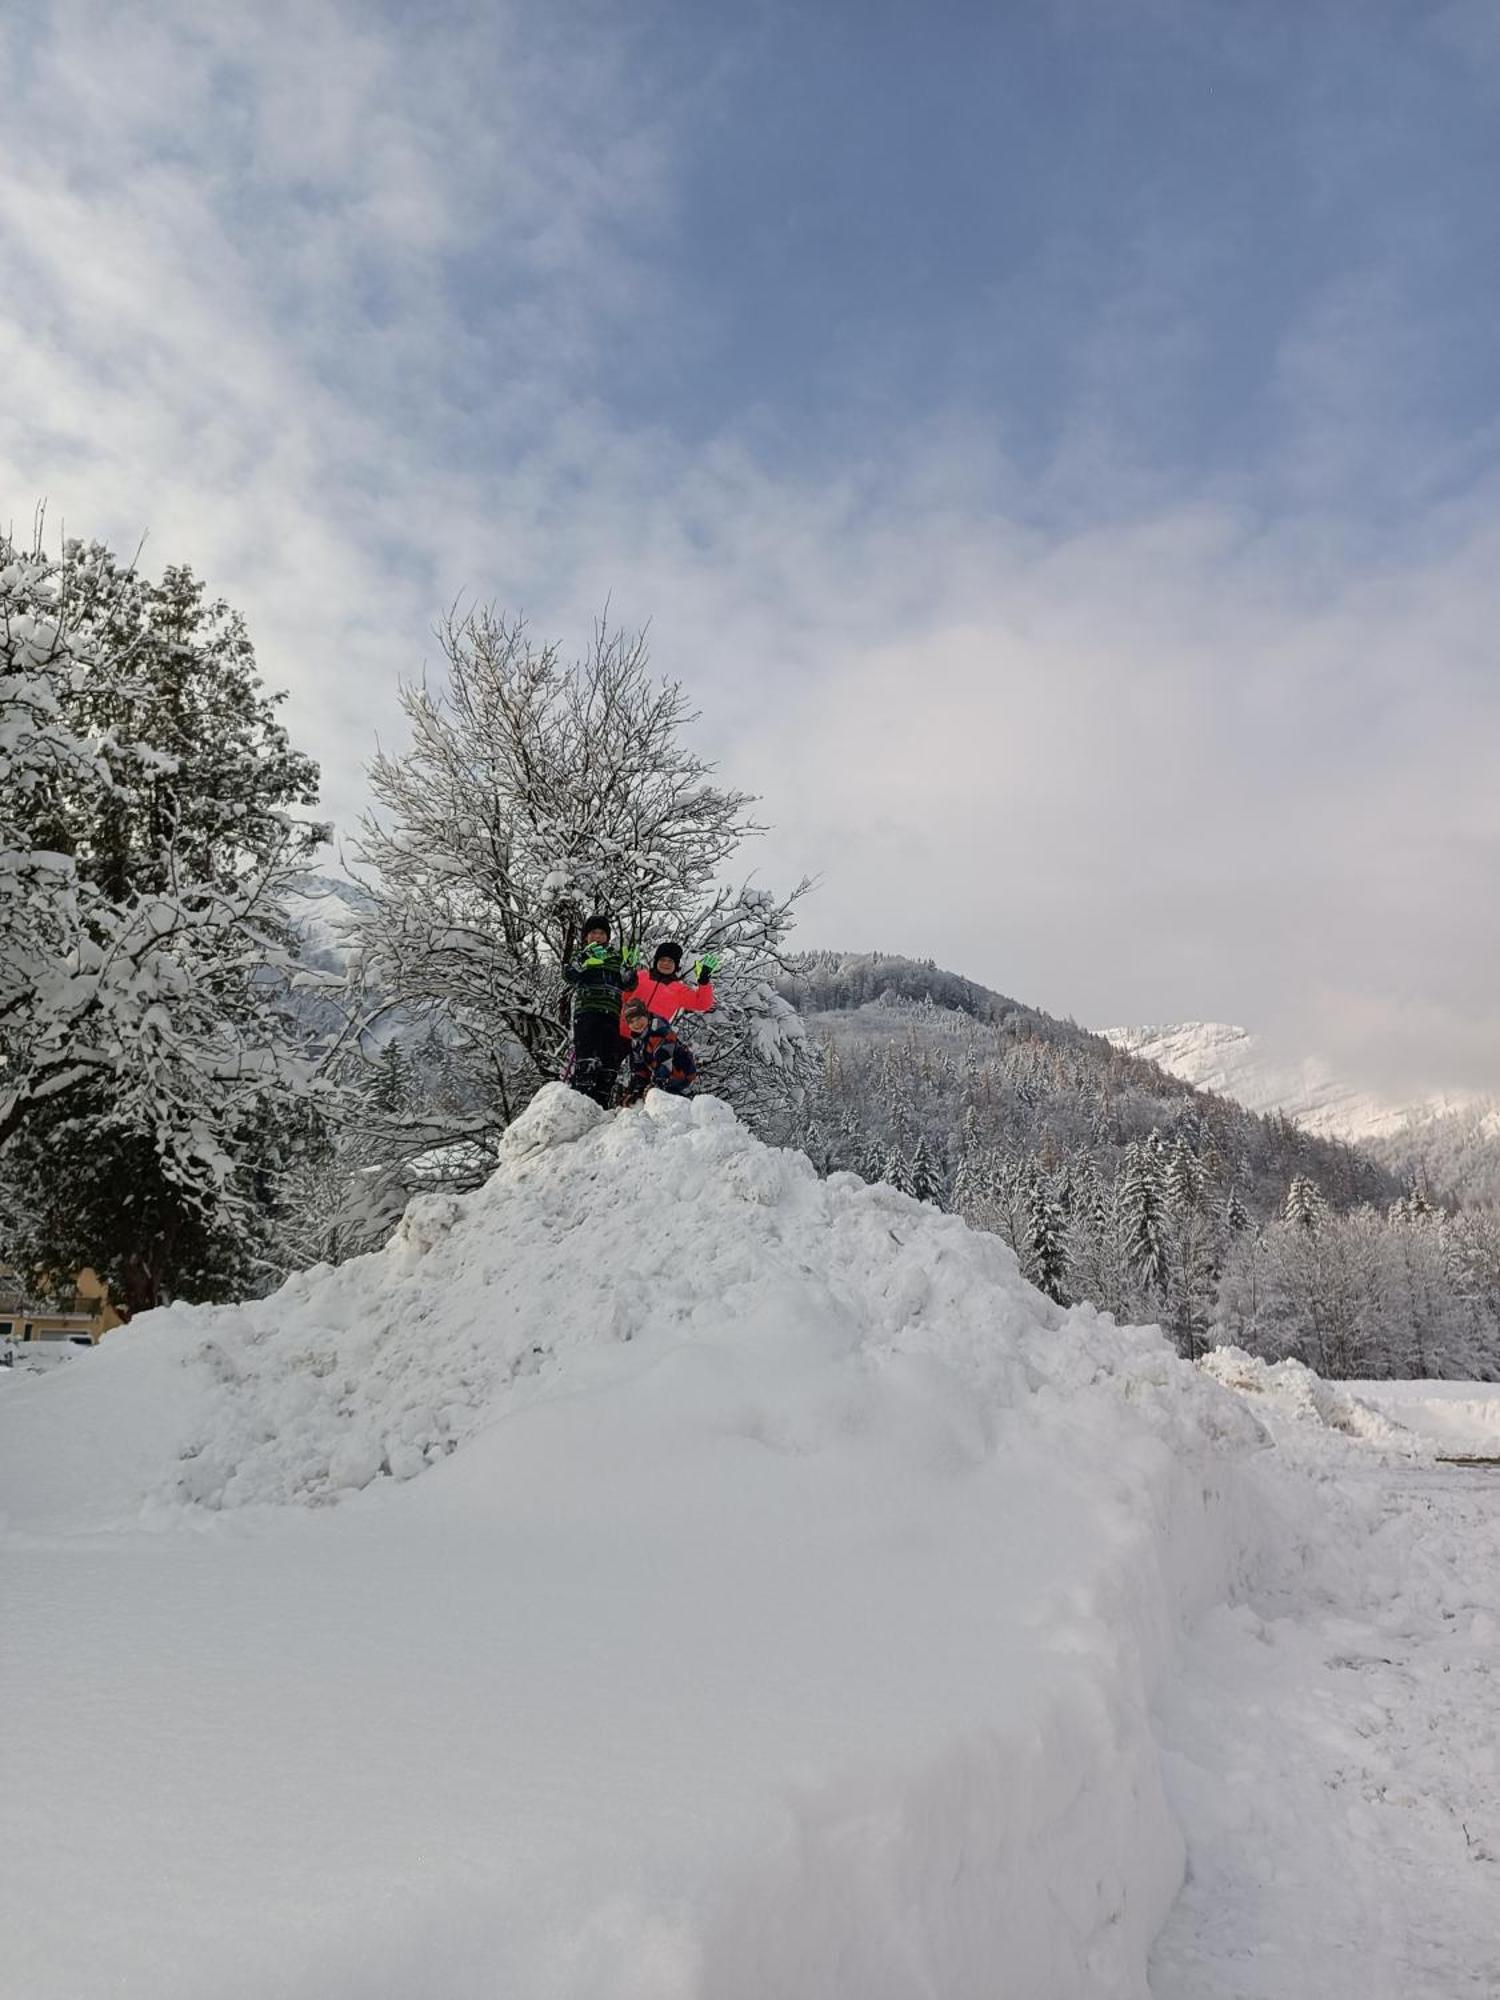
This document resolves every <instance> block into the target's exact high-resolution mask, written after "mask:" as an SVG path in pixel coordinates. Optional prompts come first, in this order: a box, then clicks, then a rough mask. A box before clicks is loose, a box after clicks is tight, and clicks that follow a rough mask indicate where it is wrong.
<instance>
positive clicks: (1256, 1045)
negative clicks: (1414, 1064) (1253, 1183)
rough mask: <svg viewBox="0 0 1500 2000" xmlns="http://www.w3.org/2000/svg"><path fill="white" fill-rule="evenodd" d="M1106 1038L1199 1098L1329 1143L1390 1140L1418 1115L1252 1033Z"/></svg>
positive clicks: (1146, 1032) (1222, 1029)
mask: <svg viewBox="0 0 1500 2000" xmlns="http://www.w3.org/2000/svg"><path fill="white" fill-rule="evenodd" d="M1101 1032H1102V1033H1103V1034H1104V1036H1105V1037H1106V1038H1107V1039H1108V1040H1109V1041H1111V1042H1113V1043H1114V1045H1115V1047H1116V1048H1120V1049H1125V1050H1126V1051H1128V1053H1129V1054H1131V1055H1134V1056H1140V1057H1142V1058H1143V1059H1144V1060H1145V1061H1147V1062H1154V1063H1156V1064H1158V1065H1159V1066H1160V1067H1161V1068H1162V1069H1164V1070H1165V1071H1166V1072H1167V1074H1168V1075H1169V1076H1176V1077H1180V1078H1181V1079H1182V1081H1183V1082H1184V1083H1190V1084H1192V1085H1193V1086H1194V1087H1195V1088H1196V1089H1198V1090H1211V1091H1213V1092H1214V1094H1215V1095H1216V1096H1219V1097H1230V1098H1233V1099H1234V1101H1235V1103H1236V1104H1243V1105H1244V1107H1245V1109H1246V1110H1247V1111H1258V1112H1260V1113H1261V1114H1262V1116H1270V1115H1273V1114H1275V1113H1278V1112H1279V1113H1281V1114H1282V1115H1283V1116H1285V1117H1287V1118H1291V1119H1293V1120H1295V1122H1296V1123H1297V1124H1298V1125H1300V1126H1302V1127H1303V1129H1304V1130H1305V1131H1308V1132H1316V1133H1318V1134H1319V1135H1320V1136H1321V1137H1323V1138H1328V1139H1343V1140H1346V1141H1348V1142H1349V1143H1351V1144H1359V1143H1361V1142H1362V1141H1365V1140H1369V1139H1376V1138H1383V1137H1385V1136H1387V1135H1388V1134H1389V1133H1391V1132H1394V1131H1396V1130H1398V1129H1399V1128H1400V1127H1401V1126H1402V1125H1404V1124H1406V1123H1407V1122H1408V1120H1409V1118H1410V1116H1411V1113H1412V1109H1413V1107H1412V1106H1411V1105H1409V1104H1400V1103H1395V1102H1392V1101H1390V1100H1388V1099H1386V1098H1383V1097H1381V1096H1379V1095H1378V1094H1377V1093H1376V1092H1374V1091H1370V1090H1365V1089H1362V1088H1361V1087H1360V1086H1359V1085H1358V1084H1355V1083H1352V1082H1350V1081H1349V1079H1348V1078H1346V1077H1341V1076H1339V1075H1338V1074H1337V1073H1336V1072H1335V1071H1334V1070H1333V1069H1331V1068H1330V1067H1329V1065H1328V1064H1327V1063H1325V1062H1323V1061H1321V1060H1320V1059H1319V1058H1318V1057H1316V1056H1295V1055H1287V1054H1285V1053H1282V1052H1280V1051H1277V1050H1276V1049H1274V1048H1273V1047H1272V1046H1271V1045H1270V1043H1268V1042H1267V1041H1266V1040H1265V1039H1264V1038H1263V1037H1262V1036H1260V1035H1256V1034H1253V1033H1252V1032H1251V1031H1250V1030H1249V1029H1248V1028H1237V1027H1233V1026H1231V1025H1230V1024H1229V1023H1227V1022H1224V1021H1179V1022H1176V1023H1175V1024H1173V1025H1172V1026H1170V1027H1146V1028H1105V1029H1103V1030H1101Z"/></svg>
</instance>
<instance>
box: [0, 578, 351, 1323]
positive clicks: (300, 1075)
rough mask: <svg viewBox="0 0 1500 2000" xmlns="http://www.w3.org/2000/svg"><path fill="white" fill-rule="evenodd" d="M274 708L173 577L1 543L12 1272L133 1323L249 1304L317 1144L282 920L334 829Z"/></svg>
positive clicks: (2, 983) (236, 630) (5, 1128)
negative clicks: (104, 1285)
mask: <svg viewBox="0 0 1500 2000" xmlns="http://www.w3.org/2000/svg"><path fill="white" fill-rule="evenodd" d="M278 699H279V697H273V696H270V695H268V694H266V693H265V692H264V690H263V689H262V688H261V685H260V682H259V680H258V678H257V676H256V673H255V664H254V655H253V652H252V651H251V648H250V643H249V640H248V637H247V636H246V634H245V630H244V627H243V624H242V623H241V621H240V620H239V619H238V618H237V616H236V615H235V614H234V613H233V612H231V611H230V610H229V608H228V607H227V606H225V605H222V604H208V603H207V602H206V601H205V597H204V592H203V588H202V586H201V585H200V584H198V583H197V582H196V581H195V580H194V579H193V578H192V577H191V575H190V574H189V573H188V572H187V571H186V570H181V569H173V570H168V571H167V573H166V575H165V578H164V579H163V581H162V583H160V584H152V583H151V582H150V581H149V580H147V579H145V578H142V577H139V576H137V575H136V574H134V572H132V571H130V570H127V569H125V568H123V567H122V566H121V565H120V564H119V563H118V562H117V561H116V560H115V558H114V557H113V556H112V555H111V554H110V553H109V551H108V550H106V549H103V548H100V547H98V546H97V545H94V546H88V547H85V546H84V545H83V544H81V543H78V542H70V543H68V544H66V545H65V547H64V549H63V551H62V554H61V556H60V557H58V558H53V557H51V556H49V555H47V554H46V553H45V552H44V551H43V550H42V548H41V547H40V545H39V544H38V545H37V546H35V547H33V548H32V549H31V550H30V551H29V552H28V551H25V550H22V549H18V548H17V547H16V546H15V545H14V544H12V543H9V542H5V541H3V540H0V704H3V707H4V710H5V722H6V726H5V728H4V729H3V730H0V1146H3V1147H4V1154H3V1158H0V1171H3V1173H4V1176H5V1178H6V1181H7V1183H8V1194H7V1198H8V1205H9V1208H10V1210H11V1212H12V1214H13V1216H14V1217H15V1218H16V1220H15V1221H14V1222H13V1224H12V1226H11V1230H10V1234H9V1240H8V1243H7V1246H6V1248H7V1251H8V1254H9V1255H10V1257H11V1258H12V1260H13V1261H22V1262H24V1263H26V1264H28V1265H31V1266H35V1267H42V1268H47V1269H53V1270H56V1269H62V1268H65V1267H68V1268H73V1267H76V1265H77V1264H79V1263H89V1264H92V1265H93V1266H94V1268H95V1269H96V1270H97V1271H98V1272H99V1273H100V1275H101V1276H103V1277H105V1278H107V1279H108V1280H109V1282H110V1284H111V1287H112V1289H113V1290H114V1292H115V1294H116V1296H117V1297H119V1298H121V1299H122V1300H123V1301H124V1303H126V1304H127V1305H128V1306H129V1307H130V1308H131V1309H132V1310H137V1309H139V1308H141V1307H143V1306H149V1305H153V1304H156V1303H157V1302H158V1301H159V1300H161V1299H162V1298H164V1297H168V1296H173V1295H178V1294H181V1293H183V1292H184V1291H186V1290H188V1289H189V1288H190V1289H191V1293H192V1295H194V1296H199V1297H210V1296H218V1295H222V1293H223V1292H224V1291H225V1290H232V1289H236V1288H241V1287H243V1285H244V1284H245V1283H246V1282H247V1279H246V1272H247V1270H248V1269H249V1268H251V1267H252V1266H253V1267H255V1268H259V1267H260V1265H261V1264H262V1262H263V1261H264V1259H265V1258H266V1256H267V1255H268V1254H269V1252H268V1245H267V1243H266V1240H265V1238H266V1230H267V1227H268V1225H269V1222H270V1220H271V1218H272V1215H273V1212H274V1208H275V1202H274V1198H273V1193H272V1190H273V1189H274V1186H275V1183H276V1178H277V1175H278V1174H279V1173H280V1171H281V1170H282V1167H283V1166H284V1163H285V1161H286V1159H287V1158H288V1156H289V1154H290V1153H292V1152H293V1151H295V1149H296V1148H297V1147H299V1146H301V1145H303V1144H306V1143H308V1142H309V1134H308V1128H307V1121H308V1118H309V1116H310V1109H309V1104H308V1096H307V1093H308V1089H309V1083H310V1077H309V1071H308V1068H307V1065H306V1062H305V1061H304V1051H303V1050H302V1048H301V1047H300V1041H301V1037H300V1035H299V1032H298V1031H297V1029H296V1028H295V1026H294V1025H293V1024H292V1023H291V1021H290V1020H289V1018H288V1016H287V1014H286V1012H285V1009H284V1005H283V1003H284V1000H285V997H286V991H287V982H288V979H289V977H290V975H291V973H292V970H293V962H294V961H293V938H292V933H291V929H290V926H289V923H288V921H287V917H286V912H285V909H284V907H283V903H282V898H283V896H284V894H285V892H286V890H287V888H288V887H289V884H290V881H291V878H292V876H293V874H294V873H295V871H296V870H297V869H299V868H300V867H301V866H303V865H304V864H305V862H306V860H307V859H308V857H309V856H310V855H311V854H312V853H313V852H314V851H315V849H316V847H317V845H318V843H319V842H320V840H321V839H322V838H323V837H324V834H325V832H326V829H324V828H322V827H320V826H318V825H317V824H316V823H315V822H311V821H299V820H297V819H296V818H295V817H294V815H293V813H292V812H291V811H290V810H289V809H290V808H293V807H296V806H299V805H308V804H310V803H311V802H312V800H313V797H314V795H315V791H316V783H317V767H316V766H315V765H314V764H313V763H312V762H311V761H310V760H309V759H307V758H305V757H302V756H301V755H300V754H299V753H298V752H296V751H295V750H293V749H292V747H291V745H290V743H289V741H288V739H287V736H286V732H285V731H284V730H283V729H282V727H281V725H280V723H279V722H278V721H277V720H276V717H275V708H276V704H277V700H278ZM82 1151H86V1152H87V1155H88V1158H87V1160H86V1161H83V1160H81V1159H80V1153H81V1152H82Z"/></svg>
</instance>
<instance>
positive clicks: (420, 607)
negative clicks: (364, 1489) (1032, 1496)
mask: <svg viewBox="0 0 1500 2000" xmlns="http://www.w3.org/2000/svg"><path fill="white" fill-rule="evenodd" d="M0 105H3V107H4V116H3V117H0V519H3V520H5V521H7V522H10V523H14V524H15V526H16V527H17V528H18V529H20V530H29V527H30V523H31V520H32V517H33V513H34V510H35V508H36V506H37V505H38V503H39V502H43V501H44V502H45V504H46V507H47V518H48V522H49V524H50V526H51V527H52V528H53V529H55V530H56V531H57V532H59V533H61V532H66V533H69V534H83V535H87V536H99V537H101V538H102V539H105V540H107V541H109V542H111V544H112V545H114V546H115V547H116V548H121V549H131V550H133V549H134V548H135V547H136V546H137V544H139V543H141V541H142V538H143V537H144V538H145V539H144V548H143V553H142V557H141V561H142V564H143V567H145V568H146V569H148V570H151V569H153V568H159V567H160V566H161V565H163V564H165V563H168V562H187V563H189V564H190V565H191V566H192V567H193V568H194V569H196V570H197V571H198V572H199V573H200V574H201V575H202V576H204V577H205V578H206V579H207V581H208V583H209V585H210V587H211V589H212V590H213V592H214V593H215V594H222V595H223V596H225V597H227V598H228V599H229V600H230V601H231V602H232V603H234V604H235V605H236V606H238V607H239V608H240V609H241V610H242V611H243V612H244V613H245V615H246V617H247V619H248V620H249V623H250V627H251V632H252V636H253V637H254V640H255V642H256V647H257V653H258V657H259V659H260V662H261V665H262V668H263V670H264V672H265V674H266V677H267V679H268V680H269V681H270V683H271V684H272V685H273V686H276V687H282V688H285V689H286V690H287V692H288V701H287V705H286V709H285V711H284V713H285V716H286V719H287V721H288V724H289V726H290V728H291V730H292V733H293V736H294V739H295V740H296V742H297V743H298V745H299V747H301V748H304V749H306V750H308V751H310V752H311V753H312V754H314V755H315V756H317V757H318V758H319V759H320V760H321V762H322V765H323V770H324V777H325V803H326V807H327V810H328V811H329V812H330V813H331V814H332V815H333V816H334V818H335V819H336V821H337V822H338V824H339V825H340V827H341V828H343V829H346V830H352V829H353V827H354V825H355V823H356V821H357V818H358V814H359V812H360V810H361V809H362V807H363V805H364V803H365V785H364V767H365V763H366V760H367V758H368V757H369V755H370V753H371V751H372V749H373V747H374V744H375V742H376V740H377V738H378V739H379V740H380V741H381V742H382V743H383V744H385V745H386V746H387V747H399V745H400V744H401V742H402V741H403V725H402V717H401V711H400V706H399V699H398V689H399V685H400V682H401V680H402V679H403V677H404V678H406V679H408V680H409V679H412V678H415V677H416V676H418V675H420V674H421V673H422V671H423V670H424V667H426V668H427V669H429V670H436V668H437V667H438V664H439V655H438V649H437V646H436V643H435V640H434V637H433V631H434V626H435V624H436V622H437V620H438V618H439V617H440V616H441V614H442V613H443V612H444V611H445V610H446V609H447V608H448V607H449V606H450V605H452V604H453V603H455V602H468V603H474V602H494V603H496V604H497V605H500V606H502V607H504V608H506V609H508V610H512V611H521V612H524V613H525V614H526V615H527V617H528V618H529V619H530V621H531V623H532V625H533V628H534V629H535V630H536V631H537V632H538V633H539V634H542V635H545V636H547V637H554V638H557V639H558V640H560V641H561V642H562V643H563V644H564V645H565V647H568V648H570V649H571V648H574V647H576V648H577V649H579V650H582V647H583V645H584V643H585V642H586V639H587V636H588V632H589V630H590V626H591V624H592V621H593V619H594V618H595V616H596V615H597V614H598V613H599V612H600V611H601V609H602V608H603V607H604V606H605V604H606V603H607V604H608V605H609V607H610V612H611V615H612V616H613V617H614V618H615V619H616V620H617V621H619V622H620V623H623V624H625V625H627V626H631V627H635V626H642V625H647V624H649V627H650V632H651V645H652V657H653V661H654V663H655V665H656V666H657V667H658V668H659V669H660V671H661V672H663V673H664V674H667V675H670V676H671V677H673V678H675V679H678V680H680V681H681V682H682V683H683V685H684V686H685V688H686V689H687V691H688V693H689V695H690V697H691V699H692V702H693V705H694V707H695V708H696V709H697V710H698V712H699V715H700V720H699V721H698V722H697V723H696V724H695V726H694V740H695V743H696V744H697V746H698V747H699V748H701V749H702V750H703V751H704V752H705V753H706V754H709V755H711V756H713V757H714V758H716V759H717V760H718V761H719V764H720V768H721V770H722V771H723V773H724V775H725V776H726V778H729V779H731V780H733V781H734V782H735V783H736V784H740V785H743V786H745V787H746V788H748V789H750V790H752V791H754V792H756V793H757V794H759V795H760V797H761V799H762V801H763V804H762V807H761V817H762V818H763V819H764V820H765V821H766V822H768V824H769V825H770V827H771V829H772V831H771V832H770V833H768V834H767V835H766V836H765V837H764V838H763V839H762V840H760V841H759V842H758V843H757V844H756V848H755V850H754V851H753V852H747V854H746V857H745V861H746V867H747V869H749V868H754V869H755V871H756V876H757V879H758V880H760V881H762V882H764V883H765V884H767V885H768V886H779V885H782V884H787V885H789V884H790V883H792V882H793V881H795V880H796V879H798V878H799V877H800V876H802V875H803V874H810V875H813V876H816V877H817V878H818V885H819V886H818V888H817V891H816V893H815V894H814V895H813V896H812V897H810V898H809V899H808V901H807V902H806V904H805V905H804V916H803V919H802V923H801V928H800V932H799V938H800V941H801V942H802V943H804V944H806V945H809V946H812V945H828V946H834V947H838V948H842V949H847V950H868V949H873V948H879V949H882V950H887V951H900V952H906V953H910V954H913V955H916V956H923V957H927V956H930V957H932V958H935V959H936V960H937V961H938V962H939V963H940V964H944V965H947V966H949V967H952V968H953V969H955V970H958V971H961V972H964V973H966V974H968V975H969V976H971V977H973V978H976V979H979V980H982V981H984V982H986V983H988V984H990V985H993V986H995V987H997V988H999V989H1000V990H1002V991H1003V992H1006V993H1009V994H1011V995H1013V996H1015V997H1017V998H1020V999H1023V1000H1026V1001H1028V1002H1031V1003H1033V1004H1036V1005H1039V1006H1043V1007H1046V1008H1047V1009H1049V1010H1050V1011H1052V1012H1054V1013H1058V1014H1063V1015H1071V1016H1073V1017H1074V1018H1076V1019H1078V1020H1080V1021H1083V1022H1085V1023H1086V1024H1089V1025H1096V1026H1105V1025H1113V1024H1116V1023H1124V1022H1137V1023H1140V1022H1165V1021H1174V1020H1188V1019H1217V1020H1231V1021H1237V1022H1241V1023H1243V1024H1245V1025H1247V1026H1250V1027H1252V1028H1256V1029H1259V1030H1261V1031H1263V1032H1265V1033H1267V1034H1269V1035H1271V1036H1273V1037H1276V1038H1279V1039H1280V1040H1282V1041H1283V1042H1285V1043H1286V1044H1288V1045H1289V1046H1293V1047H1297V1048H1303V1049H1312V1050H1317V1051H1320V1052H1322V1053H1324V1054H1325V1055H1326V1056H1328V1057H1329V1058H1330V1059H1331V1060H1334V1061H1335V1062H1338V1063H1340V1064H1342V1065H1344V1066H1345V1067H1347V1068H1350V1069H1351V1070H1353V1071H1354V1072H1355V1073H1357V1074H1358V1075H1359V1076H1360V1077H1361V1078H1362V1079H1365V1080H1368V1081H1370V1082H1371V1083H1374V1084H1379V1085H1384V1086H1386V1087H1388V1088H1393V1089H1399V1090H1412V1091H1416V1090H1425V1089H1429V1088H1438V1087H1447V1088H1462V1087H1474V1088H1483V1089H1495V1090H1500V940H1497V925H1496V917H1495V904H1496V895H1495V888H1494V885H1495V883H1496V880H1497V878H1500V666H1497V651H1496V649H1497V634H1500V341H1497V340H1496V338H1495V333H1494V329H1495V327H1496V324H1497V322H1500V8H1497V7H1496V6H1494V5H1493V4H1491V0H1441V4H1424V3H1423V0H1404V4H1398V3H1397V0H1014V4H1000V0H993V4H988V5H981V4H978V0H970V3H969V4H957V0H930V3H929V4H924V5H922V6H917V5H915V4H893V0H737V4H735V5H733V6H728V5H722V4H719V0H681V4H677V0H632V4H631V5H630V6H628V7H625V6H618V5H610V4H605V3H604V0H545V4H539V3H538V0H514V4H512V3H511V0H498V3H497V4H484V5H481V4H470V5H466V6H461V5H456V4H444V0H434V4H417V3H416V0H410V4H397V0H386V3H385V4H379V0H365V4H357V5H356V4H320V0H296V4H283V0H245V4H241V5H236V6H233V7H231V6H229V5H227V4H224V5H214V4H204V0H151V4H149V5H139V4H131V0H111V4H107V5H103V4H96V0H10V4H8V5H7V6H6V8H5V9H4V10H3V12H0Z"/></svg>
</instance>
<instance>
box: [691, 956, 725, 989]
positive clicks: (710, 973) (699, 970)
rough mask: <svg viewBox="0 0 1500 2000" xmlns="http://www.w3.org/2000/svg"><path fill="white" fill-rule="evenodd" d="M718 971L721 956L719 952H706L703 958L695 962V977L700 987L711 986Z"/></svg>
mask: <svg viewBox="0 0 1500 2000" xmlns="http://www.w3.org/2000/svg"><path fill="white" fill-rule="evenodd" d="M718 969H719V956H718V953H717V952H713V951H706V952H704V954H703V956H702V958H697V959H694V961H693V977H694V979H696V980H697V982H698V984H699V985H700V986H706V985H707V986H711V985H712V984H713V977H714V974H715V973H716V972H717V971H718Z"/></svg>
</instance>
